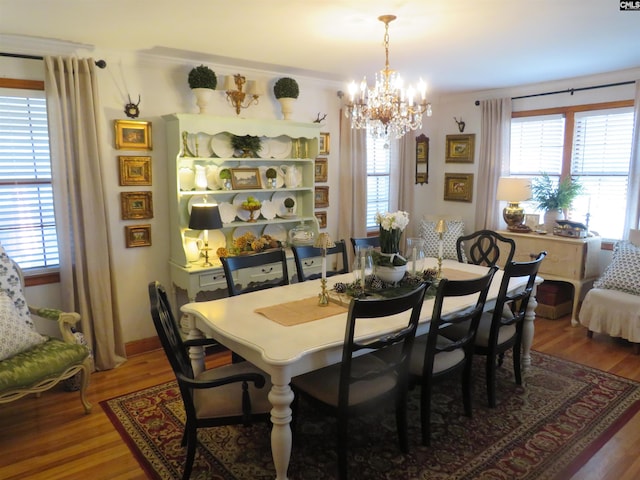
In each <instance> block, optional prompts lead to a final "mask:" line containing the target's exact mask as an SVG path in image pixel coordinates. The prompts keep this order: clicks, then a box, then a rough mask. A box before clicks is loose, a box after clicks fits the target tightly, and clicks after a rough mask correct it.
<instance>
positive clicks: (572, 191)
mask: <svg viewBox="0 0 640 480" xmlns="http://www.w3.org/2000/svg"><path fill="white" fill-rule="evenodd" d="M582 190H583V187H582V185H581V184H580V183H579V182H578V180H576V179H572V178H569V177H565V178H564V179H562V180H561V181H560V182H559V183H558V184H557V185H556V184H555V183H554V182H553V181H552V180H551V177H549V174H548V173H545V172H543V173H542V175H541V176H540V177H538V178H534V179H533V181H532V182H531V195H532V197H533V199H534V200H535V201H536V202H537V203H538V208H539V209H540V210H545V211H549V210H558V209H566V208H570V207H571V204H572V203H573V200H574V199H575V198H576V197H577V196H578V195H580V194H581V193H582Z"/></svg>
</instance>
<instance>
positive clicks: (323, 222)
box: [315, 210, 327, 228]
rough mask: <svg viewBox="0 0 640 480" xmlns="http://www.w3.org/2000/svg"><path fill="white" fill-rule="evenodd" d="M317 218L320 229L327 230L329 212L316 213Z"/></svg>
mask: <svg viewBox="0 0 640 480" xmlns="http://www.w3.org/2000/svg"><path fill="white" fill-rule="evenodd" d="M315 216H316V218H317V219H318V227H319V228H327V212H326V211H324V210H323V211H322V212H315Z"/></svg>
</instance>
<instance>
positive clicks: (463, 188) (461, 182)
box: [444, 173, 473, 202]
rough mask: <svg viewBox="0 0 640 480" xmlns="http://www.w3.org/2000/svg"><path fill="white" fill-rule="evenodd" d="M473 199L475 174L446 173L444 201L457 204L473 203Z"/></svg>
mask: <svg viewBox="0 0 640 480" xmlns="http://www.w3.org/2000/svg"><path fill="white" fill-rule="evenodd" d="M472 197H473V173H445V174H444V199H445V200H451V201H455V202H471V200H472Z"/></svg>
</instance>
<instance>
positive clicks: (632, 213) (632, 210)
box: [624, 80, 640, 238]
mask: <svg viewBox="0 0 640 480" xmlns="http://www.w3.org/2000/svg"><path fill="white" fill-rule="evenodd" d="M634 102H635V103H634V124H633V143H632V145H631V165H630V168H629V188H628V191H627V195H628V200H627V218H625V225H624V238H627V236H628V235H629V229H630V228H633V229H636V228H640V80H636V96H635V99H634Z"/></svg>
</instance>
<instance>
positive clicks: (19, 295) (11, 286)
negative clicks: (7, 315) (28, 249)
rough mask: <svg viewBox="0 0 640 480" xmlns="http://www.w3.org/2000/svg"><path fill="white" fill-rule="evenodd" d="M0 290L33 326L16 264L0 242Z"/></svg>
mask: <svg viewBox="0 0 640 480" xmlns="http://www.w3.org/2000/svg"><path fill="white" fill-rule="evenodd" d="M0 291H2V292H5V293H6V294H7V295H8V296H9V298H11V300H13V304H14V306H15V309H16V312H17V314H18V316H19V317H20V318H22V319H23V320H24V322H25V323H26V324H27V325H28V326H29V327H31V328H33V320H32V319H31V314H30V313H29V305H28V304H27V301H26V300H25V298H24V292H23V291H22V285H21V284H20V276H19V275H18V271H17V270H16V267H15V265H14V264H13V262H12V261H11V259H10V258H9V255H7V252H5V250H4V247H3V246H2V245H1V244H0Z"/></svg>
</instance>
